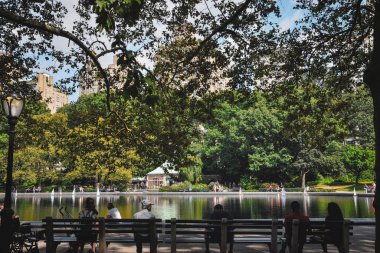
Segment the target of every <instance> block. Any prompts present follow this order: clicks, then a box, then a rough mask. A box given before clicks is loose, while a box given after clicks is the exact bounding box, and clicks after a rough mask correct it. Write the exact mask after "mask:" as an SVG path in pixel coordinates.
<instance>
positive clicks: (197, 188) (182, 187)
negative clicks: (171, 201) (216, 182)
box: [159, 181, 209, 192]
mask: <svg viewBox="0 0 380 253" xmlns="http://www.w3.org/2000/svg"><path fill="white" fill-rule="evenodd" d="M190 187H191V191H192V192H206V191H209V190H208V188H207V185H206V184H190V182H188V181H186V182H183V183H179V184H174V185H171V186H165V187H160V189H159V191H160V192H183V191H189V189H190Z"/></svg>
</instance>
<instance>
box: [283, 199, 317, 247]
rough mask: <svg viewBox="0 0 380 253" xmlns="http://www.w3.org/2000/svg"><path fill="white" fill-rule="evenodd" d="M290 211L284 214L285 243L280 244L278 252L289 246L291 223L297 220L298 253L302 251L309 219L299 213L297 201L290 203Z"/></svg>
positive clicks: (299, 207)
mask: <svg viewBox="0 0 380 253" xmlns="http://www.w3.org/2000/svg"><path fill="white" fill-rule="evenodd" d="M290 207H291V209H292V212H291V213H289V214H287V215H286V216H285V237H286V244H285V245H283V246H282V249H281V251H280V252H283V253H284V252H285V249H286V246H288V247H289V249H290V248H291V246H292V244H291V242H292V225H293V220H299V222H300V223H299V230H298V249H297V252H298V253H302V250H303V245H304V244H305V241H306V234H307V231H308V230H310V220H309V217H307V216H306V215H303V214H301V211H300V210H301V206H300V204H299V203H298V202H297V201H293V202H292V203H291V204H290Z"/></svg>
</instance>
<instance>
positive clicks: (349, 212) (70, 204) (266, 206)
mask: <svg viewBox="0 0 380 253" xmlns="http://www.w3.org/2000/svg"><path fill="white" fill-rule="evenodd" d="M87 197H93V198H94V199H96V208H97V209H98V211H99V214H100V216H101V217H105V216H106V214H107V208H106V207H107V203H109V202H112V203H114V205H115V206H116V207H117V208H118V209H119V210H120V213H121V215H122V217H123V218H132V216H133V214H134V213H135V212H137V211H139V210H140V208H141V207H140V202H141V200H142V199H144V198H148V199H150V200H151V201H152V203H154V206H153V208H152V212H153V213H154V214H155V215H156V217H157V218H161V219H170V218H177V219H202V218H204V217H208V216H209V214H210V213H211V212H212V209H213V206H214V205H215V204H222V205H223V206H224V209H225V210H226V211H228V212H229V213H230V214H231V215H232V216H233V217H234V218H241V219H249V218H255V219H267V218H272V217H277V218H283V217H284V215H285V214H286V213H288V212H289V210H290V203H291V202H292V201H294V200H297V201H299V202H300V204H301V206H302V211H303V212H304V213H305V214H307V215H308V216H309V217H312V218H318V217H325V216H326V212H327V210H326V208H327V204H328V203H329V202H331V201H334V202H336V203H338V205H339V206H340V207H341V209H342V211H343V215H344V217H346V218H374V217H375V216H374V209H373V207H372V201H373V197H366V196H355V197H353V196H352V195H351V196H334V195H325V196H320V195H319V196H316V195H315V196H314V195H303V194H291V195H286V196H281V194H256V195H245V194H244V195H239V194H236V195H223V194H215V195H213V194H209V195H195V194H193V195H189V194H182V195H150V194H149V195H144V194H136V195H126V194H122V193H121V194H119V195H107V196H100V197H96V195H95V194H93V195H82V196H79V195H75V196H64V195H63V196H59V195H57V194H56V195H54V196H47V195H45V196H38V195H33V196H19V197H17V198H13V202H12V208H13V209H14V210H15V213H16V214H18V215H19V216H20V219H21V220H24V221H26V220H29V221H35V220H41V219H43V218H45V217H47V216H52V217H55V218H61V215H60V213H59V209H60V207H66V209H67V211H68V213H70V214H71V215H72V216H73V217H75V218H77V217H78V213H79V211H80V210H81V208H82V206H83V204H84V201H85V199H86V198H87Z"/></svg>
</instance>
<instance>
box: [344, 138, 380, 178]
mask: <svg viewBox="0 0 380 253" xmlns="http://www.w3.org/2000/svg"><path fill="white" fill-rule="evenodd" d="M342 161H343V163H344V165H345V166H346V169H347V172H349V173H352V174H353V175H354V176H355V183H356V184H358V182H359V179H360V176H361V175H362V174H363V173H364V172H365V171H367V170H370V169H373V166H374V165H375V152H374V151H373V150H368V149H364V148H361V147H360V146H354V145H347V146H345V148H344V150H343V154H342Z"/></svg>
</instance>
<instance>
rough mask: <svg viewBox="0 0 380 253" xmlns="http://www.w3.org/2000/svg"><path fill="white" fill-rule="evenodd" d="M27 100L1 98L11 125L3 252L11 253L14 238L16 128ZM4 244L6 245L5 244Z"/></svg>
mask: <svg viewBox="0 0 380 253" xmlns="http://www.w3.org/2000/svg"><path fill="white" fill-rule="evenodd" d="M24 104H25V100H24V98H23V97H22V96H21V95H20V94H17V93H9V94H4V95H3V96H2V97H1V106H2V108H3V111H4V113H5V115H6V116H7V118H8V123H9V131H8V135H9V147H8V166H7V179H6V184H5V199H4V210H3V211H2V212H1V234H2V237H3V238H4V239H3V240H2V243H1V244H2V245H1V248H0V251H1V252H9V245H10V240H11V238H12V237H11V236H12V210H11V204H12V184H13V177H12V171H13V150H14V142H15V126H16V123H17V120H18V118H19V117H20V115H21V113H22V111H23V109H24ZM3 243H4V244H3Z"/></svg>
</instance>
